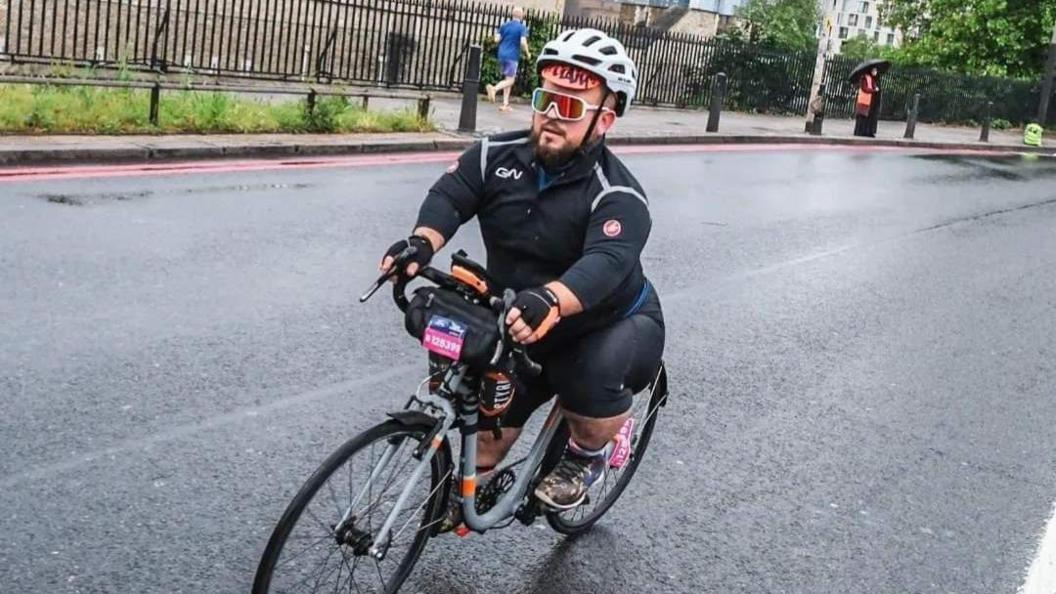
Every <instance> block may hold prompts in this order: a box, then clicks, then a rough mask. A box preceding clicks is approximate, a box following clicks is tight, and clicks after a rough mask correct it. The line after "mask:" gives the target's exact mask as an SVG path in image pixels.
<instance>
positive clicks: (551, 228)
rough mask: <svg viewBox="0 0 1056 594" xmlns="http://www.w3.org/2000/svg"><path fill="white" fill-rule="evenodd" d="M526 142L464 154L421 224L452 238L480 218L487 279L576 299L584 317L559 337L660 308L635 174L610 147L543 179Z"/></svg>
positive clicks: (518, 136)
mask: <svg viewBox="0 0 1056 594" xmlns="http://www.w3.org/2000/svg"><path fill="white" fill-rule="evenodd" d="M528 137H529V133H528V131H522V132H512V133H507V134H501V135H498V136H493V137H490V138H485V139H483V140H482V141H481V142H479V143H477V144H475V145H474V146H473V147H471V148H470V149H469V150H467V151H466V152H465V153H463V154H462V156H461V157H459V159H458V162H457V163H455V164H452V166H451V167H450V168H449V169H448V172H447V174H446V175H444V176H443V177H441V178H440V179H439V180H438V181H437V182H436V184H434V185H433V187H432V189H431V190H430V191H429V194H428V196H426V198H425V202H424V203H423V204H422V207H421V210H420V211H419V214H418V223H417V226H422V227H429V228H431V229H435V230H436V231H439V232H440V233H441V234H443V236H444V238H445V239H447V240H450V239H451V237H452V236H453V235H454V234H455V232H456V231H457V230H458V228H459V226H461V225H462V224H464V223H466V222H467V221H469V220H470V219H471V218H473V217H474V216H476V217H477V218H478V220H479V222H480V228H481V232H482V235H483V239H484V246H485V247H486V249H487V270H488V273H489V274H490V275H491V276H492V277H493V279H494V280H495V281H496V282H498V283H499V284H500V285H501V287H502V288H511V289H514V290H516V291H520V290H521V289H525V288H529V287H535V286H539V285H543V284H546V283H548V282H550V281H553V280H558V281H560V282H562V283H563V284H565V285H566V286H567V287H568V288H569V289H570V290H571V291H572V292H573V293H574V294H575V295H576V297H578V298H579V300H580V302H581V303H582V304H583V307H584V312H583V313H582V314H580V315H576V316H573V317H571V318H568V319H565V320H562V322H561V323H560V324H558V326H557V328H555V331H556V330H558V329H563V330H564V332H560V334H566V333H567V332H569V331H572V332H574V329H575V328H580V329H582V328H586V327H594V326H595V325H598V324H600V325H604V324H608V323H611V322H612V321H614V320H616V319H619V318H622V317H627V316H628V315H630V314H631V313H634V312H635V311H637V310H638V309H639V308H641V307H642V305H643V303H645V302H646V301H650V302H652V301H654V300H655V295H650V293H651V292H652V287H651V285H650V284H649V282H648V281H647V280H646V278H645V275H644V274H643V272H642V264H641V261H640V258H639V256H640V254H641V252H642V248H643V247H645V242H646V240H647V239H648V237H649V230H650V227H651V225H652V221H651V220H650V217H649V203H648V200H647V199H646V197H645V193H644V192H643V191H642V188H641V186H640V185H639V184H638V182H637V181H636V180H635V179H634V176H632V175H631V173H630V172H629V171H628V170H627V168H626V167H624V165H623V163H621V162H620V161H619V159H617V158H616V156H615V155H613V154H612V152H611V151H609V150H608V148H606V147H605V146H604V143H599V144H598V145H596V146H594V147H593V148H592V149H591V150H590V151H588V153H587V154H586V155H583V156H581V157H579V158H577V159H576V160H575V161H574V162H573V163H572V164H571V165H570V166H569V167H567V168H566V169H565V170H564V171H563V172H561V173H560V174H557V175H553V176H552V177H551V176H548V175H545V174H544V173H542V172H541V171H540V169H539V168H537V166H536V164H535V161H534V155H533V151H532V148H531V145H530V143H529V138H528ZM540 177H543V178H544V179H543V181H542V182H541V180H540ZM541 188H542V189H541ZM650 297H652V299H650ZM656 305H658V303H657V304H656ZM649 309H650V310H652V309H654V308H649ZM656 309H657V310H658V308H656ZM643 313H644V312H643ZM654 315H659V312H658V311H657V312H656V313H655V314H654ZM562 327H564V328H562Z"/></svg>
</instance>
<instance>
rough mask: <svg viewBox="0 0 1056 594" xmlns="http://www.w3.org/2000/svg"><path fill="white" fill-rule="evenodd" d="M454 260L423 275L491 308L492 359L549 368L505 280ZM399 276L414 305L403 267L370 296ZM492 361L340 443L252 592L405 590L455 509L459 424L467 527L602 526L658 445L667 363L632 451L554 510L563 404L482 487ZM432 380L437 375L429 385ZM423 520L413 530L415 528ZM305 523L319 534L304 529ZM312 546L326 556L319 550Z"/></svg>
mask: <svg viewBox="0 0 1056 594" xmlns="http://www.w3.org/2000/svg"><path fill="white" fill-rule="evenodd" d="M414 249H415V248H414V247H409V248H407V249H406V250H404V252H403V253H401V254H400V255H399V256H398V257H397V258H396V263H395V264H394V266H393V267H392V269H391V270H402V269H403V266H404V264H405V263H406V262H407V260H408V259H409V258H410V257H411V256H412V255H413V254H414V252H413V250H414ZM451 270H452V274H450V275H449V274H447V273H444V272H441V271H440V270H437V269H435V268H432V267H425V268H424V269H422V270H421V271H420V272H419V273H418V276H419V277H421V278H423V279H426V280H428V281H430V282H431V283H433V285H435V287H433V288H435V289H437V290H438V291H443V292H444V293H445V295H446V296H447V297H451V296H452V295H454V296H457V297H458V298H459V299H461V300H463V301H464V302H465V303H467V304H472V305H475V306H479V307H482V308H486V310H487V311H488V315H489V316H492V317H493V320H492V322H491V323H493V324H494V330H495V331H496V332H495V334H494V335H490V336H493V337H497V338H495V340H494V352H493V355H492V356H491V358H490V361H488V363H489V366H490V368H491V369H501V370H504V371H505V372H506V373H507V374H509V375H510V376H511V377H517V376H519V375H523V376H534V375H538V374H539V373H540V372H541V368H540V366H539V365H538V364H537V363H535V362H534V361H532V360H531V358H530V357H529V355H528V353H526V352H525V350H524V349H523V348H522V347H520V346H519V345H517V344H515V343H513V341H512V340H511V339H510V338H509V335H508V332H507V331H506V327H505V324H504V323H503V322H504V320H505V319H506V313H507V311H508V310H509V309H510V304H511V303H512V302H513V298H514V294H513V292H512V291H510V290H507V291H505V292H504V294H503V297H502V298H498V297H495V296H491V295H490V290H489V286H490V284H489V280H488V279H487V276H486V273H485V272H484V269H483V268H482V267H481V266H479V265H478V264H476V263H475V262H473V261H471V260H470V259H469V258H467V257H466V255H465V253H464V252H461V251H460V252H458V253H456V254H455V255H454V256H453V263H452V269H451ZM394 276H395V277H396V282H395V285H394V287H393V300H394V301H395V302H396V305H397V306H398V307H399V308H400V310H402V311H403V312H405V313H406V312H407V311H408V307H409V306H410V305H411V302H410V301H409V300H408V298H407V295H406V287H407V284H408V280H409V279H407V278H406V277H404V276H403V275H394V274H385V275H382V276H381V277H380V278H379V279H378V280H377V281H375V283H374V284H373V285H372V286H371V288H370V289H368V291H367V292H366V293H365V294H364V295H363V296H362V297H360V302H361V303H362V302H365V301H367V300H368V299H370V298H371V297H372V296H373V295H374V293H376V292H377V290H378V289H379V288H380V287H381V286H382V285H383V284H384V283H385V282H387V281H388V280H389V279H390V278H392V277H394ZM419 291H421V289H419V290H418V291H416V293H415V294H416V299H417V298H418V297H417V295H418V292H419ZM434 296H435V294H434ZM430 299H431V298H430ZM435 317H436V316H434V317H433V318H431V319H430V320H429V323H430V324H433V320H434V319H435ZM446 346H450V345H446ZM456 358H457V357H456ZM477 367H479V366H477ZM483 371H484V370H483V369H479V368H475V366H473V365H470V364H469V363H467V362H464V361H461V360H458V361H453V362H451V363H450V365H449V367H447V368H446V369H445V370H443V371H442V372H440V373H438V374H437V376H436V377H434V376H430V377H427V378H426V380H425V381H423V382H422V383H421V384H420V385H419V387H418V390H417V391H416V392H415V394H414V395H412V396H411V397H410V399H409V400H408V401H407V403H406V405H405V406H404V408H403V409H402V410H399V411H395V412H391V413H388V417H389V419H388V420H386V421H384V422H383V423H380V424H378V425H375V426H374V427H372V428H370V429H368V430H366V431H364V432H362V433H360V434H359V435H357V436H356V437H353V438H352V439H350V440H348V441H347V442H346V443H344V444H343V445H342V446H340V447H339V448H338V449H337V450H336V451H335V452H334V453H333V454H331V455H330V456H329V457H328V458H327V459H326V460H325V461H324V462H323V463H322V464H321V465H320V466H319V468H318V469H317V470H316V471H315V472H314V473H313V474H312V476H311V477H309V479H308V480H307V481H306V482H305V483H304V485H303V486H302V487H301V489H300V490H299V491H298V493H297V494H296V495H295V496H294V498H293V500H292V501H291V502H290V504H289V505H288V507H287V508H286V510H285V512H284V513H283V515H282V517H281V518H280V520H279V522H278V524H277V525H276V526H275V528H274V530H273V532H272V534H271V537H270V539H269V540H268V544H267V546H266V548H265V550H264V553H263V555H262V557H261V560H260V564H259V566H258V568H257V572H256V576H255V579H254V583H253V592H255V593H260V594H263V593H265V592H271V591H282V592H285V591H302V590H306V591H308V590H309V589H310V591H313V592H314V591H318V590H320V588H323V587H324V586H325V588H324V589H325V591H330V590H333V591H335V592H338V591H348V592H366V591H380V592H396V591H397V590H398V589H399V588H400V586H401V585H402V584H403V582H404V581H405V580H406V579H407V577H408V576H409V575H410V573H411V571H412V569H413V567H414V565H415V563H416V562H417V560H418V558H419V556H420V555H421V553H422V551H423V549H424V548H425V545H426V543H427V541H428V540H429V538H430V537H432V536H435V535H436V534H437V527H438V523H439V522H440V520H441V519H442V517H443V515H444V513H445V511H446V510H447V508H448V497H449V493H450V492H451V488H452V487H453V486H454V485H453V484H452V481H454V480H455V476H454V464H453V461H452V452H451V440H452V439H453V437H454V432H455V431H457V432H458V433H459V434H460V438H461V450H460V467H461V469H462V475H461V477H462V478H461V488H460V492H461V496H462V506H461V511H462V519H463V522H464V530H472V531H474V532H477V533H480V534H483V533H484V532H486V531H487V530H491V529H496V528H504V527H506V526H509V525H510V524H512V523H513V522H514V521H515V520H516V521H520V522H522V523H523V524H525V525H530V524H532V523H533V522H534V521H535V520H536V519H537V518H538V517H539V516H541V515H542V516H545V518H546V521H547V522H548V523H549V524H550V526H551V527H552V528H553V529H554V530H556V531H557V532H559V533H562V534H566V535H575V534H578V533H581V532H583V531H586V530H588V529H589V528H590V527H591V526H593V525H594V524H595V523H596V522H597V521H598V520H599V519H600V518H601V516H602V515H604V514H605V512H607V511H608V510H609V508H611V507H612V505H613V504H614V503H615V502H616V500H617V499H618V498H619V496H620V495H621V494H622V493H623V491H624V489H625V488H626V487H627V484H628V483H629V482H630V480H631V478H632V477H633V476H634V473H635V471H636V470H637V468H638V465H639V464H640V463H641V459H642V456H643V455H644V453H645V450H646V448H647V447H648V445H649V440H650V438H651V436H652V432H653V428H654V426H655V424H656V414H657V412H658V410H659V409H660V408H661V407H662V406H665V405H666V403H667V373H666V370H665V368H664V364H663V363H662V362H661V364H660V367H659V369H658V371H657V373H656V375H655V377H654V379H653V381H652V383H651V384H650V385H649V386H648V387H647V388H646V389H645V390H643V391H641V392H639V393H638V394H637V395H636V396H635V400H634V405H633V408H632V412H631V418H632V420H631V421H630V422H628V424H625V425H624V429H625V430H627V431H621V434H624V433H626V434H625V435H623V437H622V438H621V440H622V441H623V444H622V445H623V446H624V447H623V449H622V451H623V458H622V461H620V460H616V458H617V456H616V455H615V454H614V455H613V457H612V458H610V465H609V468H608V469H607V472H606V473H605V476H604V478H603V479H600V480H598V481H597V482H596V483H595V484H594V485H592V486H591V491H590V492H589V494H588V498H587V500H586V501H584V503H583V504H582V505H580V506H578V507H576V508H573V509H571V510H565V511H555V510H550V509H546V508H545V507H544V506H543V505H542V504H541V503H540V502H539V501H538V500H537V499H536V498H535V496H534V494H533V493H534V491H535V487H536V485H537V484H538V482H539V481H540V480H541V479H542V478H543V477H545V476H546V475H547V474H548V473H549V472H550V470H552V469H553V467H554V466H555V465H556V464H557V462H558V461H559V460H560V458H561V456H562V454H563V453H564V449H565V445H566V443H567V441H568V436H569V433H568V427H567V424H566V423H565V422H564V421H563V419H562V415H561V411H560V409H559V408H558V406H557V405H556V403H555V404H554V405H553V406H552V408H551V410H550V413H549V415H548V417H547V419H546V421H545V423H544V424H543V428H542V430H541V431H540V433H539V435H538V436H537V437H536V439H535V442H534V444H533V445H532V447H531V450H530V451H529V452H528V454H527V455H526V456H525V457H524V458H521V459H520V460H516V461H514V462H511V463H508V464H503V465H501V466H500V467H498V468H496V470H495V472H494V474H493V475H492V478H491V479H490V481H489V482H488V483H487V484H485V485H483V486H481V487H480V488H479V489H478V488H477V486H476V482H475V479H476V476H475V473H476V453H477V435H476V434H477V430H478V422H479V416H478V415H479V414H480V413H479V411H478V406H479V393H478V392H479V381H478V380H477V378H479V377H480V376H481V374H482V372H483ZM430 380H433V386H431V387H428V385H429V383H430ZM437 380H439V381H437ZM423 388H425V390H424V392H423ZM628 427H629V429H628ZM617 450H619V448H617ZM368 452H369V456H370V461H369V462H362V463H361V465H360V470H361V471H366V472H360V473H354V472H353V470H354V469H355V468H356V463H357V461H359V460H363V459H365V458H366V455H367V453H368ZM522 465H523V467H522ZM346 466H347V468H348V470H347V473H346V472H345V471H344V468H345V467H346ZM515 468H517V469H518V472H519V473H520V474H519V476H518V475H517V473H515V472H514V469H515ZM402 473H409V474H408V476H407V478H406V480H400V481H398V480H397V478H396V477H397V475H399V474H402ZM427 473H428V476H426V475H427ZM346 474H347V477H346ZM354 475H355V476H354ZM357 476H358V478H356V477H357ZM364 476H365V480H363V477H364ZM610 479H611V480H610ZM357 481H361V482H357ZM335 486H336V487H337V488H338V489H343V488H344V487H345V486H347V487H348V493H347V496H346V495H345V494H344V493H341V497H339V496H338V492H337V491H336V490H335ZM397 487H399V488H397ZM324 510H325V511H324ZM324 514H325V515H324ZM321 515H323V516H324V517H320V516H321ZM419 516H420V517H419ZM324 518H325V519H324ZM416 518H417V521H415V519H416ZM412 524H413V525H414V526H415V527H414V530H413V531H411V532H408V528H409V527H410V526H411V525H412ZM299 528H302V529H305V530H308V531H309V533H308V534H302V533H300V532H297V530H298V529H299ZM291 549H292V550H291ZM399 550H403V552H402V554H400V553H398V551H399ZM309 552H317V553H318V555H317V556H316V558H314V559H312V560H309V556H308V553H309ZM394 557H395V558H398V561H397V560H394ZM319 559H321V561H320V560H319ZM383 569H384V570H386V571H384V572H383ZM357 571H360V573H359V574H358V579H357ZM386 574H388V575H389V577H388V579H386V577H385V575H386ZM359 579H361V580H363V583H360V581H358V580H359Z"/></svg>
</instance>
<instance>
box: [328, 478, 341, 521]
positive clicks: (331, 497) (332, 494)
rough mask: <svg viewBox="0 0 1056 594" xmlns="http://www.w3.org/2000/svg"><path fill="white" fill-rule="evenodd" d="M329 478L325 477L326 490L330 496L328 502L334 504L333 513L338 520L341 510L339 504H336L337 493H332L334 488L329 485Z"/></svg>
mask: <svg viewBox="0 0 1056 594" xmlns="http://www.w3.org/2000/svg"><path fill="white" fill-rule="evenodd" d="M330 478H331V477H327V479H326V490H327V491H328V492H329V494H330V501H331V502H333V504H334V511H336V512H337V517H338V519H340V518H341V514H342V513H343V510H342V509H341V504H340V503H338V502H337V493H336V492H334V486H333V485H332V484H330Z"/></svg>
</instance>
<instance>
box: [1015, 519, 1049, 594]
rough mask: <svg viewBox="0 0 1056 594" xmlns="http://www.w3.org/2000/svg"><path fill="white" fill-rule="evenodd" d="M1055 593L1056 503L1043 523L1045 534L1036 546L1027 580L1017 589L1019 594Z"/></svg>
mask: <svg viewBox="0 0 1056 594" xmlns="http://www.w3.org/2000/svg"><path fill="white" fill-rule="evenodd" d="M1054 593H1056V503H1054V504H1053V506H1052V514H1050V515H1049V521H1048V522H1046V523H1045V533H1044V534H1043V535H1042V537H1041V544H1040V546H1038V554H1037V555H1035V556H1034V562H1033V563H1031V564H1030V569H1028V570H1027V580H1026V581H1025V582H1023V585H1022V586H1021V587H1020V588H1019V594H1054Z"/></svg>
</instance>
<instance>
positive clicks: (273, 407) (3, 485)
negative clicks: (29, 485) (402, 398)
mask: <svg viewBox="0 0 1056 594" xmlns="http://www.w3.org/2000/svg"><path fill="white" fill-rule="evenodd" d="M419 367H421V366H420V365H412V364H407V365H401V366H399V367H393V368H391V369H389V370H387V371H383V372H381V373H375V374H373V375H369V376H367V377H361V378H359V379H354V380H348V381H344V382H338V383H336V384H332V385H329V386H325V387H322V388H317V389H315V390H309V391H307V392H302V393H300V394H294V395H293V396H287V397H285V398H280V399H279V400H275V401H273V402H269V403H267V404H262V405H260V406H250V407H246V408H242V409H239V410H234V411H231V412H229V413H224V414H222V415H217V416H215V417H210V418H208V419H205V420H203V421H199V422H197V423H188V424H186V425H180V426H178V427H173V428H171V429H167V430H165V431H159V432H158V433H155V434H153V435H147V436H146V437H137V438H133V439H126V440H124V441H121V442H118V443H117V444H115V445H112V446H110V447H108V448H102V449H98V450H94V451H91V452H86V453H83V454H78V455H76V456H74V457H73V458H71V459H69V460H66V461H64V462H56V463H54V464H46V465H43V466H37V467H35V468H30V469H28V470H24V471H22V472H16V473H13V474H9V475H7V476H5V477H3V478H0V489H10V488H11V487H14V486H17V485H18V484H20V483H23V482H26V481H28V480H35V479H41V478H46V477H49V476H54V475H56V474H61V473H63V472H67V471H70V470H73V469H75V468H81V467H83V466H84V465H86V464H90V463H92V462H95V461H96V460H100V459H103V458H106V457H108V456H112V455H115V454H123V453H127V452H134V451H139V450H143V449H144V448H146V447H148V446H152V445H155V444H158V443H162V442H166V441H171V440H174V439H179V438H182V437H188V436H190V435H194V434H195V433H198V432H200V431H205V430H207V429H216V428H218V427H223V426H225V425H234V424H236V423H239V422H241V421H244V420H246V419H252V418H256V417H259V416H261V415H264V414H268V413H273V412H276V411H280V410H283V409H285V408H289V407H291V406H293V405H295V404H303V403H305V402H311V401H312V400H318V399H320V398H326V397H329V396H335V395H337V394H341V393H344V392H347V391H349V390H352V389H356V388H363V387H366V386H370V385H373V384H377V383H381V382H383V381H386V380H390V379H393V378H396V377H400V376H402V375H405V374H407V373H409V372H410V371H412V370H413V369H415V368H419ZM384 420H385V419H384V418H383V417H379V418H378V422H381V421H384Z"/></svg>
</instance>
